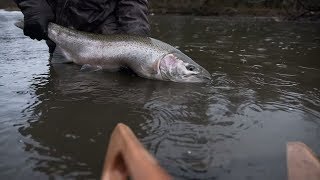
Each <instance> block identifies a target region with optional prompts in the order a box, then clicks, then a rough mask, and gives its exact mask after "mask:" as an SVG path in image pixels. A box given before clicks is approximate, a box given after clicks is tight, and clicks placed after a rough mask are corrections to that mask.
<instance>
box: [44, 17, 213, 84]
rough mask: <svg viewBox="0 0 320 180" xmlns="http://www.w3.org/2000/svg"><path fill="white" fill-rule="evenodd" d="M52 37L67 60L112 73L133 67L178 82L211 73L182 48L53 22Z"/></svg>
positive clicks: (144, 74) (199, 79)
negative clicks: (63, 25) (91, 31)
mask: <svg viewBox="0 0 320 180" xmlns="http://www.w3.org/2000/svg"><path fill="white" fill-rule="evenodd" d="M48 37H49V38H50V39H51V40H52V41H53V42H55V43H56V45H57V47H58V48H59V49H60V50H61V51H62V53H63V55H64V57H65V58H66V59H67V60H69V61H72V62H74V63H76V64H79V65H90V66H96V67H100V68H102V69H105V70H109V71H117V70H119V69H120V68H122V67H124V68H130V69H131V70H132V71H134V72H135V73H136V74H137V75H139V76H141V77H144V78H148V79H157V80H166V81H175V82H203V81H207V80H208V79H210V74H209V73H208V71H206V70H205V69H204V68H202V67H201V66H200V65H198V64H197V63H195V62H194V61H193V60H192V59H191V58H189V57H188V56H186V55H185V54H183V53H182V52H181V51H179V50H178V49H176V48H174V47H172V46H171V45H169V44H167V43H164V42H162V41H159V40H156V39H153V38H150V37H141V36H133V35H123V34H121V35H99V34H91V33H87V32H81V31H77V30H73V29H70V28H66V27H62V26H60V25H57V24H54V23H49V26H48Z"/></svg>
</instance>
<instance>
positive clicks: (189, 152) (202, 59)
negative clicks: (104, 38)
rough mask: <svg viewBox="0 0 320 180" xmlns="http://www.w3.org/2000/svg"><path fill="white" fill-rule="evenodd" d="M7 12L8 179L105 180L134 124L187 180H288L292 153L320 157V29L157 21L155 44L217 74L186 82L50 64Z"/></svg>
mask: <svg viewBox="0 0 320 180" xmlns="http://www.w3.org/2000/svg"><path fill="white" fill-rule="evenodd" d="M21 17H22V15H21V14H20V13H18V12H5V11H0V29H1V31H0V34H1V35H0V147H1V148H0V162H1V163H0V177H1V179H36V178H37V179H38V178H41V179H48V178H58V179H61V178H63V179H75V178H77V179H83V178H86V179H98V178H99V176H100V173H101V168H102V163H103V159H104V155H105V151H106V146H107V143H108V138H109V136H110V133H111V131H112V129H113V128H114V126H115V125H116V124H117V123H118V122H123V123H125V124H127V125H129V126H130V127H131V128H132V129H133V131H134V132H135V133H136V134H137V136H138V137H139V139H140V140H141V141H142V142H143V144H144V145H145V147H146V148H147V149H148V150H149V152H151V153H152V154H153V155H154V156H155V157H156V158H157V159H158V161H159V162H160V164H161V165H162V167H164V168H165V169H166V170H167V171H168V172H169V173H170V174H171V175H172V176H174V177H176V178H177V179H281V180H282V179H286V177H287V175H286V156H285V145H286V142H288V141H302V142H304V143H306V144H307V145H308V146H310V147H311V148H312V149H313V150H314V151H315V152H316V153H317V154H320V143H319V139H320V84H319V82H320V63H319V57H320V46H319V45H320V32H319V31H320V24H312V23H294V22H273V21H271V20H268V19H263V18H262V19H257V18H255V19H254V18H236V19H232V18H213V17H185V16H152V17H151V22H152V29H153V32H152V34H153V37H155V38H158V39H161V40H163V41H165V42H168V43H170V44H172V45H174V46H177V47H179V49H181V50H182V51H184V52H185V53H186V54H188V55H190V56H191V57H192V58H193V59H194V60H195V61H196V62H198V63H199V64H201V65H202V66H203V67H205V68H206V69H207V70H208V71H209V72H210V73H211V74H212V76H213V80H212V82H211V83H208V84H179V83H170V82H161V81H152V80H146V79H142V78H139V77H136V76H132V75H128V74H123V73H108V72H102V71H100V72H84V71H80V67H79V66H77V65H70V64H69V65H62V64H60V65H58V64H56V65H50V64H49V62H48V53H47V48H46V46H45V44H44V43H43V42H38V41H32V40H30V39H28V38H27V37H25V36H23V34H22V31H21V30H19V29H17V28H15V27H14V26H13V22H15V21H16V20H17V19H19V18H21Z"/></svg>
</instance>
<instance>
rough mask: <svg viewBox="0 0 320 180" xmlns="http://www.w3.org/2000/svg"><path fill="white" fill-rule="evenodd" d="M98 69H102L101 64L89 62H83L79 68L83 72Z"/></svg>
mask: <svg viewBox="0 0 320 180" xmlns="http://www.w3.org/2000/svg"><path fill="white" fill-rule="evenodd" d="M100 70H102V67H101V66H93V65H90V64H84V65H82V67H81V69H80V71H83V72H94V71H100Z"/></svg>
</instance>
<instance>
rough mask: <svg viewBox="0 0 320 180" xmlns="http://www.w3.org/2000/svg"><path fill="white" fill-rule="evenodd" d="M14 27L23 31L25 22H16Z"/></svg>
mask: <svg viewBox="0 0 320 180" xmlns="http://www.w3.org/2000/svg"><path fill="white" fill-rule="evenodd" d="M14 25H15V26H16V27H18V28H20V29H22V30H23V29H24V21H23V20H22V19H21V20H19V21H17V22H15V23H14Z"/></svg>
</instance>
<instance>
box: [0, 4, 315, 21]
mask: <svg viewBox="0 0 320 180" xmlns="http://www.w3.org/2000/svg"><path fill="white" fill-rule="evenodd" d="M154 6H155V5H154ZM154 6H151V7H150V15H165V14H171V15H194V16H222V17H224V16H228V17H235V16H246V17H270V19H274V20H275V21H283V20H285V21H317V22H318V21H320V12H313V11H302V10H300V11H295V10H288V9H286V10H285V9H283V8H264V7H255V8H252V7H251V8H249V7H239V8H233V7H211V6H210V7H198V8H196V7H194V8H183V7H182V8H177V7H172V6H168V7H165V8H164V7H161V6H155V7H154ZM0 9H3V10H5V11H20V9H19V8H18V7H17V6H14V5H12V6H7V7H3V6H0Z"/></svg>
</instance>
